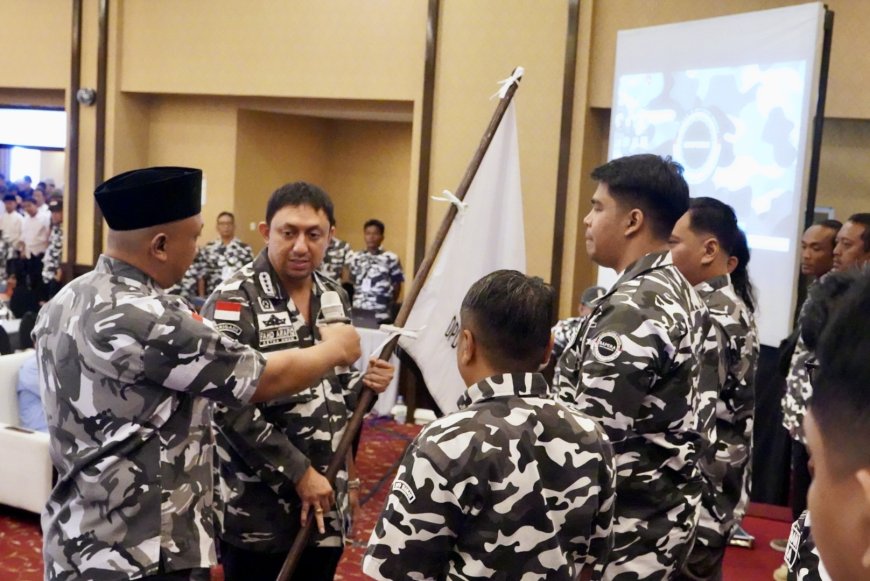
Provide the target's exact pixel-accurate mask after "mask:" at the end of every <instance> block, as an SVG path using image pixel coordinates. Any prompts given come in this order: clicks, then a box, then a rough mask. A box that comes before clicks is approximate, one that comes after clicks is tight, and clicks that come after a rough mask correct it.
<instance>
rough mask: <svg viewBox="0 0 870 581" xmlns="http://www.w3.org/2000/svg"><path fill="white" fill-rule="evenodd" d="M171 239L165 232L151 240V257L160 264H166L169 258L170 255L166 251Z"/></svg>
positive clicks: (149, 247)
mask: <svg viewBox="0 0 870 581" xmlns="http://www.w3.org/2000/svg"><path fill="white" fill-rule="evenodd" d="M168 241H169V237H168V236H167V235H166V233H165V232H159V233H157V234H155V235H154V237H153V238H152V239H151V242H150V244H149V245H148V249H149V250H150V251H151V256H153V257H154V258H156V259H157V260H159V261H160V262H166V261H167V259H168V258H169V253H168V252H167V250H166V246H167V243H168Z"/></svg>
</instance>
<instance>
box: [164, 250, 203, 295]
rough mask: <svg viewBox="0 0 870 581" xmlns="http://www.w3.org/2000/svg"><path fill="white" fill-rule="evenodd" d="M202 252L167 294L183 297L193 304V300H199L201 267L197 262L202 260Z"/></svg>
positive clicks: (197, 254) (167, 290)
mask: <svg viewBox="0 0 870 581" xmlns="http://www.w3.org/2000/svg"><path fill="white" fill-rule="evenodd" d="M201 252H202V250H199V251H198V252H197V253H196V256H195V257H194V259H193V262H192V263H191V265H190V266H189V267H187V270H186V271H184V275H183V276H182V277H181V280H180V281H178V282H177V283H175V284H174V285H172V286H171V287H169V288H168V289H166V292H167V293H168V294H171V295H177V296H179V297H183V298H185V299H187V300H188V301H191V302H193V300H194V299H195V298H197V296H198V290H197V283H196V278H197V276H198V273H199V266H197V262H198V261H199V260H200V258H199V254H200V253H201Z"/></svg>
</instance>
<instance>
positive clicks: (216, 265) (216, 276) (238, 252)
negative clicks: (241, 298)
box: [182, 211, 254, 297]
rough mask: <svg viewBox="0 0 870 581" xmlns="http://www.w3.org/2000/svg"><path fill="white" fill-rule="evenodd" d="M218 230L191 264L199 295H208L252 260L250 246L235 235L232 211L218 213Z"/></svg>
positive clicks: (234, 219)
mask: <svg viewBox="0 0 870 581" xmlns="http://www.w3.org/2000/svg"><path fill="white" fill-rule="evenodd" d="M217 232H218V236H219V238H218V239H217V240H212V241H211V242H209V243H208V244H206V245H205V246H203V247H202V248H201V249H200V251H199V252H198V253H197V255H196V258H195V259H194V261H193V264H192V265H191V268H192V269H193V270H194V271H195V275H196V289H197V295H198V296H200V297H208V296H209V295H210V294H211V293H212V292H214V289H216V288H217V286H218V285H219V284H220V283H221V282H223V281H225V280H226V279H228V278H229V277H230V275H232V274H233V273H234V272H235V271H237V270H238V269H240V268H241V267H242V266H244V265H245V264H247V263H249V262H251V261H252V260H254V254H253V253H252V252H251V247H250V246H248V245H247V244H245V243H244V242H242V241H241V240H239V239H238V238H236V217H235V216H234V215H233V214H232V212H226V211H224V212H221V213H220V214H218V217H217ZM182 284H184V283H182Z"/></svg>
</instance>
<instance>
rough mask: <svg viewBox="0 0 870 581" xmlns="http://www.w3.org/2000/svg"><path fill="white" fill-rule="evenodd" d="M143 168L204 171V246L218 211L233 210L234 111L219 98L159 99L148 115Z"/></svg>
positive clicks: (234, 165)
mask: <svg viewBox="0 0 870 581" xmlns="http://www.w3.org/2000/svg"><path fill="white" fill-rule="evenodd" d="M147 165H149V166H159V165H180V166H187V167H197V168H201V169H202V170H203V177H204V179H205V185H206V192H205V204H204V205H203V208H202V218H203V221H204V222H205V229H204V230H203V239H202V242H205V241H207V240H208V239H210V238H211V237H213V232H214V229H213V225H214V224H215V223H216V221H217V215H218V213H219V212H221V211H223V210H227V209H230V210H231V209H232V208H233V203H234V185H235V179H236V109H235V107H234V106H233V105H232V104H231V103H226V102H223V101H221V100H219V99H205V98H200V97H163V98H159V99H155V100H154V102H153V103H152V105H151V109H150V115H149V134H148V159H147Z"/></svg>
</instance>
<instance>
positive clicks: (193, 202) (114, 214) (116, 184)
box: [94, 167, 202, 230]
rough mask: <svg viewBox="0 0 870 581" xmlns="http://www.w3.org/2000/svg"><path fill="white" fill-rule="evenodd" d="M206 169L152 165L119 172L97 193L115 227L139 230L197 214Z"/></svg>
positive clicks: (107, 220) (115, 228) (97, 190)
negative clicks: (203, 173) (203, 170)
mask: <svg viewBox="0 0 870 581" xmlns="http://www.w3.org/2000/svg"><path fill="white" fill-rule="evenodd" d="M201 192H202V170H200V169H193V168H189V167H149V168H145V169H136V170H133V171H128V172H126V173H122V174H120V175H117V176H115V177H113V178H111V179H110V180H108V181H106V182H104V183H103V184H101V185H100V186H99V187H98V188H97V189H96V191H95V192H94V198H96V201H97V204H98V205H99V206H100V211H101V212H102V213H103V216H105V218H106V222H108V224H109V228H111V229H112V230H138V229H139V228H148V227H149V226H157V225H158V224H168V223H169V222H175V221H177V220H184V219H185V218H190V217H191V216H196V215H197V214H199V213H200V209H201V203H202V199H201Z"/></svg>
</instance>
